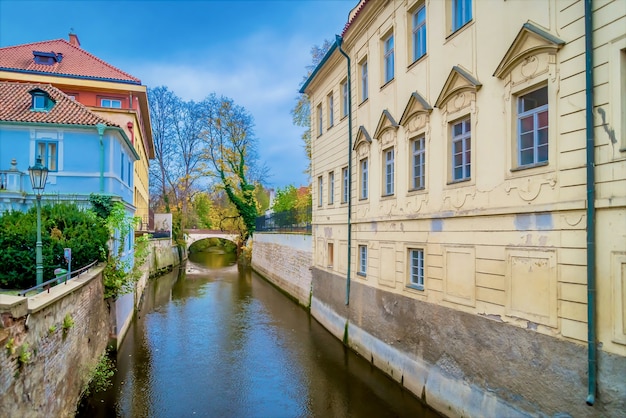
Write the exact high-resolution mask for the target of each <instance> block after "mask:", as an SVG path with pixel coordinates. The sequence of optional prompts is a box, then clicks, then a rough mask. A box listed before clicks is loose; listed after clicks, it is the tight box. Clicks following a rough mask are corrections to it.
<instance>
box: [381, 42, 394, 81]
mask: <svg viewBox="0 0 626 418" xmlns="http://www.w3.org/2000/svg"><path fill="white" fill-rule="evenodd" d="M383 43H384V45H385V47H384V50H385V51H384V52H385V53H384V57H385V71H384V74H385V83H388V82H389V81H391V80H393V77H394V67H393V64H394V59H393V55H394V54H393V34H391V35H389V36H388V37H387V38H385V40H384V41H383Z"/></svg>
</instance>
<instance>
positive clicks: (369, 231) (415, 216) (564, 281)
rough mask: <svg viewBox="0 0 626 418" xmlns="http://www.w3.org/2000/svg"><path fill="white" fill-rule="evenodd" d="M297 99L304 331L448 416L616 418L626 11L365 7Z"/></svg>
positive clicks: (618, 3) (621, 388)
mask: <svg viewBox="0 0 626 418" xmlns="http://www.w3.org/2000/svg"><path fill="white" fill-rule="evenodd" d="M587 7H588V8H587ZM586 24H588V25H589V27H591V28H592V29H593V30H586V26H585V25H586ZM586 42H591V43H592V45H593V47H592V48H586V47H585V45H586ZM587 63H589V64H587ZM586 64H587V65H589V70H588V71H586ZM348 66H349V67H348ZM348 68H350V70H349V72H348ZM301 91H302V92H304V93H306V94H307V95H308V97H309V100H310V103H311V133H312V135H311V136H312V178H313V208H314V209H313V240H314V260H313V264H314V266H313V267H314V268H313V299H312V305H311V309H312V313H313V315H315V316H316V318H318V319H319V320H320V321H321V322H322V323H324V324H325V325H326V326H327V327H328V328H329V329H331V331H333V332H334V333H335V334H336V335H337V336H338V337H341V338H344V340H345V341H348V344H349V345H350V346H351V347H353V348H354V349H356V350H357V351H358V352H360V353H361V354H362V355H363V356H364V357H365V358H367V359H371V361H372V362H373V363H374V364H375V365H377V366H378V367H380V368H382V369H383V370H385V371H386V372H387V373H389V374H390V375H391V376H392V377H393V378H394V379H396V380H398V381H399V382H402V384H403V385H404V386H406V387H407V388H408V389H409V390H411V391H412V392H414V393H415V394H417V395H418V396H422V397H423V398H425V399H426V401H427V403H429V404H430V405H432V406H433V407H435V408H436V409H439V410H441V411H442V412H443V413H445V414H446V415H452V416H457V415H458V416H460V415H462V416H512V415H511V414H516V413H518V412H519V413H521V414H525V413H531V414H535V413H547V414H549V415H550V414H556V413H570V414H572V415H574V416H617V415H619V414H623V411H624V410H626V378H625V376H626V2H625V1H623V0H614V1H610V0H606V1H582V0H581V1H575V0H571V1H561V0H526V1H521V0H512V1H500V0H497V1H496V0H492V1H477V0H441V1H439V0H437V1H435V0H421V1H420V0H391V1H377V0H369V1H368V0H362V1H360V2H359V3H358V5H357V6H356V7H355V8H354V9H353V11H352V12H351V13H350V16H349V20H348V23H347V24H346V26H345V28H344V30H343V34H342V36H341V37H339V36H338V37H337V41H336V43H335V44H334V45H333V46H332V47H331V49H330V50H329V52H328V53H327V55H326V56H325V57H324V59H323V60H322V62H321V63H320V64H319V66H318V67H317V68H316V69H315V71H314V72H313V74H312V75H311V76H310V77H309V79H308V80H307V81H306V82H305V85H304V86H303V88H302V90H301ZM586 100H592V102H590V103H593V106H588V105H587V102H586ZM587 122H589V123H587ZM588 137H590V138H592V141H593V142H590V141H588V140H587V138H588ZM588 143H589V144H591V146H589V147H588ZM588 151H590V152H588ZM588 168H589V170H588ZM588 220H589V226H588ZM594 229H595V233H594ZM588 240H589V242H590V244H589V245H588V244H587V242H588ZM588 337H589V339H588ZM588 341H591V343H588ZM588 354H589V355H588ZM444 389H445V390H444ZM588 404H591V405H593V406H590V405H588Z"/></svg>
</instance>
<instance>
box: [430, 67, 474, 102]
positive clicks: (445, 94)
mask: <svg viewBox="0 0 626 418" xmlns="http://www.w3.org/2000/svg"><path fill="white" fill-rule="evenodd" d="M481 87H482V84H481V83H480V82H479V81H478V80H477V79H475V78H474V77H473V76H472V75H471V74H470V73H469V72H467V71H466V70H464V69H463V68H461V67H460V66H458V65H455V66H454V67H452V71H450V74H449V75H448V78H447V79H446V82H445V83H444V85H443V88H442V89H441V93H439V97H438V98H437V101H436V102H435V107H438V108H443V107H444V106H445V105H446V104H447V103H448V101H450V99H452V98H453V97H461V98H463V96H464V93H467V92H469V93H471V94H472V95H474V94H475V93H476V92H477V91H478V90H480V88H481ZM462 105H463V104H460V105H458V106H457V107H463V106H462Z"/></svg>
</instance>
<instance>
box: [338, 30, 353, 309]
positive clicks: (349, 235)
mask: <svg viewBox="0 0 626 418" xmlns="http://www.w3.org/2000/svg"><path fill="white" fill-rule="evenodd" d="M335 42H336V43H337V47H338V48H339V52H341V55H343V56H344V57H346V59H347V60H348V273H347V275H346V305H349V304H350V267H351V265H350V264H351V249H352V82H351V78H350V57H349V56H348V54H346V53H345V51H344V50H343V49H341V43H342V42H343V38H342V37H341V36H339V35H335Z"/></svg>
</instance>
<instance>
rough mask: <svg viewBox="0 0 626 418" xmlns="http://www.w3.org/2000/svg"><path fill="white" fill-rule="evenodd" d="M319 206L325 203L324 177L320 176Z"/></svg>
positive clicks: (318, 185)
mask: <svg viewBox="0 0 626 418" xmlns="http://www.w3.org/2000/svg"><path fill="white" fill-rule="evenodd" d="M317 194H318V200H317V206H322V205H323V204H324V177H322V176H319V177H318V178H317Z"/></svg>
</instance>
